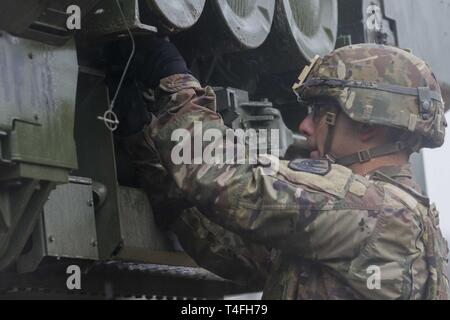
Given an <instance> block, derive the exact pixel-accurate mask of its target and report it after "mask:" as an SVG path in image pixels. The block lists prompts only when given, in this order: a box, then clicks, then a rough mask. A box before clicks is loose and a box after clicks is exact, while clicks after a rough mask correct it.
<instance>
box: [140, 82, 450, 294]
mask: <svg viewBox="0 0 450 320" xmlns="http://www.w3.org/2000/svg"><path fill="white" fill-rule="evenodd" d="M157 103H158V105H159V107H160V109H161V110H162V111H161V112H160V114H159V115H158V116H157V117H156V118H155V119H154V120H153V121H152V123H151V124H150V125H149V127H148V128H146V130H145V131H144V134H143V135H142V136H141V138H140V139H137V140H136V141H134V142H133V144H134V145H135V146H137V147H135V148H136V149H137V150H140V152H138V153H139V157H137V160H136V165H137V167H141V168H144V169H143V171H142V172H144V171H145V170H146V169H145V168H148V166H149V165H150V164H152V163H154V162H155V161H161V163H162V165H163V166H164V169H163V171H164V170H165V171H166V172H167V173H168V174H169V175H170V179H169V178H168V180H167V182H166V184H167V185H168V184H173V187H174V188H175V189H178V190H179V192H180V194H181V195H182V196H183V197H185V198H186V199H187V200H188V201H189V203H191V204H192V206H193V207H195V209H193V208H182V209H181V210H180V212H181V213H180V214H179V215H178V217H176V218H174V220H173V221H172V222H171V227H172V229H173V230H174V231H175V232H176V233H177V234H178V236H179V237H180V240H181V243H182V245H183V246H184V248H185V249H186V251H187V252H188V253H189V254H190V255H192V256H193V258H194V259H195V260H196V261H197V263H198V264H199V265H200V266H204V267H205V268H208V269H210V270H212V271H213V272H216V273H217V274H219V275H222V276H224V277H227V278H229V279H234V280H236V281H240V282H246V280H248V281H249V282H251V284H252V285H253V286H254V287H255V288H258V287H264V295H263V298H265V299H447V292H448V280H447V277H446V275H445V270H446V263H447V261H446V259H447V254H448V248H447V243H446V241H445V240H444V238H443V237H442V235H441V233H440V230H439V226H438V218H437V216H438V214H437V211H436V210H434V209H433V208H432V207H431V206H430V205H429V202H428V199H427V198H425V197H423V196H421V195H420V193H419V190H417V188H416V186H415V185H414V183H413V182H412V179H411V172H410V169H409V167H408V166H404V167H401V168H397V167H388V168H382V169H381V170H379V171H377V172H374V173H372V174H370V175H367V176H365V177H363V176H359V175H356V174H353V173H352V171H351V170H350V169H348V168H346V167H343V166H339V165H335V164H332V165H331V170H330V171H329V172H328V173H327V174H326V175H323V176H322V175H318V174H314V173H308V172H301V171H295V170H292V169H290V168H289V166H288V163H287V162H285V161H280V168H279V170H278V172H273V173H270V172H267V171H266V170H265V167H264V165H263V164H262V163H261V164H258V165H251V164H241V165H236V164H222V165H206V164H197V165H195V164H181V165H175V164H174V163H173V162H172V161H171V150H172V148H173V147H174V146H175V144H176V143H177V142H175V141H171V133H172V132H173V130H175V129H177V128H184V129H186V130H188V131H189V132H190V133H191V138H192V139H194V132H193V122H194V121H201V122H202V123H203V125H204V126H207V127H209V128H217V129H219V130H222V131H223V130H225V129H226V127H225V126H224V125H223V123H222V120H221V118H220V116H219V115H218V114H217V113H216V112H215V95H214V92H213V90H212V89H211V88H209V87H206V88H202V87H201V86H200V84H199V83H198V82H197V81H196V80H195V79H194V78H193V77H192V76H190V75H187V74H186V75H173V76H170V77H168V78H165V79H163V80H162V81H161V85H160V92H159V97H158V100H157ZM224 144H225V145H224V150H225V149H226V148H231V147H235V146H234V142H231V141H226V142H224ZM203 147H204V146H203ZM132 149H133V148H132ZM132 151H133V150H132ZM156 151H157V153H158V156H157V157H155V152H156ZM156 159H158V160H156ZM152 165H153V164H152ZM142 178H143V179H144V180H146V186H148V187H149V188H150V189H149V193H150V195H151V193H152V192H153V191H154V189H155V180H154V178H152V177H151V175H149V174H147V175H145V174H143V175H142ZM152 185H153V189H151V188H152V187H151V186H152ZM161 214H165V213H161ZM373 266H376V267H377V268H379V271H380V276H381V278H380V288H379V289H376V288H375V289H374V288H371V287H370V286H368V281H369V277H370V275H371V274H370V273H369V272H368V270H369V268H370V267H373Z"/></svg>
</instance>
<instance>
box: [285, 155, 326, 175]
mask: <svg viewBox="0 0 450 320" xmlns="http://www.w3.org/2000/svg"><path fill="white" fill-rule="evenodd" d="M288 168H289V169H291V170H294V171H300V172H308V173H313V174H318V175H321V176H324V175H326V174H327V173H328V172H330V170H331V163H330V161H328V160H327V159H320V160H318V159H295V160H292V161H291V162H289V164H288Z"/></svg>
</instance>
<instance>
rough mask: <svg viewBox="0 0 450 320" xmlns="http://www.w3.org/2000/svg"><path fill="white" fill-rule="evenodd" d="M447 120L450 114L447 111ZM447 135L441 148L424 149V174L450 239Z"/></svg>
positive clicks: (449, 175) (442, 225)
mask: <svg viewBox="0 0 450 320" xmlns="http://www.w3.org/2000/svg"><path fill="white" fill-rule="evenodd" d="M446 118H447V122H448V123H450V114H449V113H448V112H447V116H446ZM449 134H450V133H449V130H447V137H446V141H445V143H444V146H443V147H442V148H438V149H425V150H424V162H425V176H426V183H427V191H428V195H429V196H430V198H431V200H432V201H433V202H435V203H436V205H437V208H438V210H439V213H440V222H441V229H442V233H443V234H444V236H446V237H447V239H448V240H450V191H449V190H450V137H449Z"/></svg>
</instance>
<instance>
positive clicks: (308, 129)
mask: <svg viewBox="0 0 450 320" xmlns="http://www.w3.org/2000/svg"><path fill="white" fill-rule="evenodd" d="M298 131H300V133H301V134H303V135H305V136H307V137H312V136H313V135H314V132H315V125H314V120H313V117H312V115H308V116H307V117H306V118H305V119H304V120H303V121H302V122H301V123H300V126H299V127H298Z"/></svg>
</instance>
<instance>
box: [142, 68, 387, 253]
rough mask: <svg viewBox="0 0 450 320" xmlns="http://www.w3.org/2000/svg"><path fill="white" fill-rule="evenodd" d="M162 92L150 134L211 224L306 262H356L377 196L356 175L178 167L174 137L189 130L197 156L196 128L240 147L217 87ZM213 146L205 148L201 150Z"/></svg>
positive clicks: (180, 78)
mask: <svg viewBox="0 0 450 320" xmlns="http://www.w3.org/2000/svg"><path fill="white" fill-rule="evenodd" d="M160 88H161V89H162V91H164V92H166V94H165V95H163V96H162V97H161V98H160V99H159V100H158V103H159V106H160V108H162V112H161V113H160V114H159V116H158V118H157V120H156V121H154V122H153V123H152V124H151V126H150V131H149V134H150V136H151V139H152V140H153V141H154V143H155V145H156V148H157V149H158V152H159V154H160V156H161V161H162V163H163V165H164V166H165V167H166V169H167V170H168V172H170V174H171V175H172V177H173V179H174V180H175V182H176V184H177V185H178V187H179V188H180V189H181V190H182V192H183V193H184V194H185V196H186V197H187V198H188V199H189V200H190V201H191V202H192V203H194V204H195V206H196V207H198V208H199V209H200V211H201V212H202V213H203V214H205V215H206V216H207V218H208V219H209V220H211V221H213V222H214V223H217V224H218V225H220V226H222V227H223V228H225V229H227V230H229V231H231V232H234V233H236V234H238V235H240V236H242V237H243V238H244V239H246V240H248V241H253V242H258V243H263V244H266V245H268V246H270V247H276V248H279V249H282V250H283V252H284V253H292V254H295V255H299V256H301V257H304V258H314V259H333V258H335V257H339V258H344V257H346V256H348V257H353V256H354V254H355V252H356V251H357V247H358V246H359V245H361V244H362V243H363V241H364V240H365V239H366V238H367V236H368V234H369V233H370V231H371V230H372V229H373V224H372V221H374V219H371V218H370V215H371V211H370V210H360V207H358V203H369V204H371V201H370V199H371V198H373V196H374V195H371V194H370V193H366V192H365V191H366V190H365V189H366V188H367V187H366V186H365V185H364V184H363V183H362V182H359V181H356V180H355V176H354V175H353V174H352V173H351V171H350V170H349V169H346V168H344V167H341V166H334V165H333V169H332V170H331V171H330V172H329V173H328V174H326V175H325V176H320V175H316V174H312V173H307V172H296V171H293V170H291V169H289V168H288V166H287V164H286V163H285V162H283V161H281V162H280V168H279V171H278V172H274V173H270V172H269V173H267V171H266V170H265V168H264V165H262V164H260V165H253V164H249V163H246V164H224V163H222V164H206V163H204V162H200V163H198V164H196V162H195V161H194V163H192V164H189V163H180V164H176V163H175V162H174V161H173V159H172V158H171V154H172V151H173V149H174V147H175V146H176V145H177V144H178V141H173V139H172V138H173V137H172V133H173V132H174V131H175V130H177V129H182V130H183V132H184V133H183V137H184V140H183V144H184V143H186V144H187V145H188V146H189V148H187V149H186V150H191V146H190V145H189V144H192V145H194V144H195V143H198V141H203V140H202V137H201V136H199V135H201V132H200V133H199V132H196V130H195V125H194V124H195V122H197V123H201V124H202V125H203V132H205V130H207V129H216V130H218V131H220V132H221V133H222V137H223V139H222V142H220V143H223V145H222V146H221V148H222V150H224V152H226V150H227V149H230V148H236V147H240V146H238V145H236V144H235V141H234V139H232V141H227V140H226V137H225V136H226V129H227V128H226V127H225V126H224V125H223V123H222V120H221V117H220V116H219V115H218V114H217V113H216V112H215V95H214V92H213V90H212V89H211V88H209V87H206V88H202V87H201V86H200V85H199V83H198V82H197V81H196V80H195V79H194V78H193V77H192V76H190V75H174V76H171V77H168V78H166V79H163V80H162V81H161V84H160ZM207 146H208V143H205V142H203V143H202V145H201V151H205V149H206V148H207ZM192 149H195V147H194V148H192ZM349 191H351V192H349ZM362 195H365V196H366V197H367V198H366V199H362V198H361V196H362ZM375 198H377V197H375ZM378 198H379V197H378ZM373 205H374V206H375V204H373Z"/></svg>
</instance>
